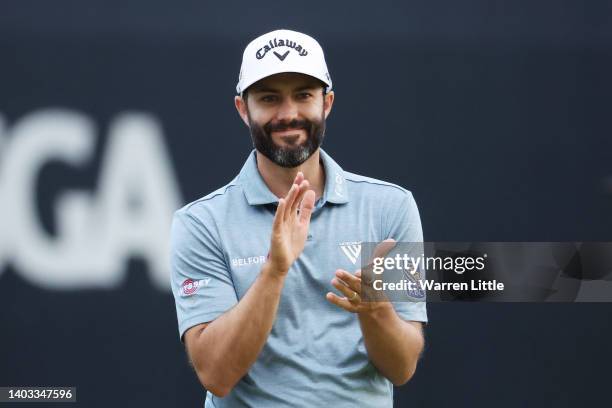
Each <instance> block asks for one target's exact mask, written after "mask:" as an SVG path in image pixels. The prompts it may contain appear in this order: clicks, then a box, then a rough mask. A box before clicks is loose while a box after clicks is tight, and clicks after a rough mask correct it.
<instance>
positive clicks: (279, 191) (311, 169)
mask: <svg viewBox="0 0 612 408" xmlns="http://www.w3.org/2000/svg"><path fill="white" fill-rule="evenodd" d="M319 152H320V149H317V151H316V152H314V153H313V154H312V156H310V157H309V158H308V160H306V161H305V162H304V163H302V164H301V165H299V166H297V167H293V168H285V167H281V166H279V165H278V164H275V163H274V162H272V161H271V160H270V159H268V158H267V157H266V156H264V155H263V154H261V153H259V152H257V169H258V170H259V174H261V177H262V178H263V180H264V182H265V183H266V185H267V186H268V188H269V189H270V191H271V192H272V194H274V195H275V196H277V197H279V198H281V197H284V196H286V195H287V193H288V192H289V189H290V188H291V184H292V183H293V180H295V176H296V175H297V174H298V172H300V171H301V172H302V173H304V179H305V180H308V182H309V183H310V188H311V189H312V190H314V192H315V196H316V198H317V199H318V198H319V197H321V196H322V195H323V190H324V188H325V171H324V169H323V165H322V164H321V162H320V154H319Z"/></svg>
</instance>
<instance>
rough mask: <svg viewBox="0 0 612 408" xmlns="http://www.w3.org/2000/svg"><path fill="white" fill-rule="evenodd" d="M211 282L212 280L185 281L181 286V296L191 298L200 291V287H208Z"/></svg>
mask: <svg viewBox="0 0 612 408" xmlns="http://www.w3.org/2000/svg"><path fill="white" fill-rule="evenodd" d="M209 282H210V278H207V279H201V280H193V279H185V281H184V282H183V284H182V285H181V291H180V292H181V295H183V296H191V295H193V294H194V293H196V292H197V291H198V289H200V287H202V286H207V285H208V283H209Z"/></svg>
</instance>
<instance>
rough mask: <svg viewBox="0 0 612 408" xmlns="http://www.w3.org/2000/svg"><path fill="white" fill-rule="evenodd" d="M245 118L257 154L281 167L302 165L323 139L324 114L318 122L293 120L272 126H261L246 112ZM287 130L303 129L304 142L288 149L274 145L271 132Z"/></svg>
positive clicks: (270, 123)
mask: <svg viewBox="0 0 612 408" xmlns="http://www.w3.org/2000/svg"><path fill="white" fill-rule="evenodd" d="M247 116H248V119H249V128H250V130H251V139H253V146H254V147H255V149H256V150H257V151H258V152H259V153H261V154H263V155H264V156H265V157H267V158H268V159H269V160H270V161H272V162H273V163H275V164H277V165H279V166H281V167H285V168H293V167H297V166H299V165H300V164H302V163H304V162H305V161H306V160H308V159H309V158H310V156H312V155H313V153H314V152H315V151H317V149H318V148H319V147H320V146H321V144H322V143H323V138H324V137H325V113H324V112H323V113H322V114H321V119H320V120H315V121H313V120H308V119H294V120H292V121H288V122H286V121H283V122H278V123H274V124H273V123H272V122H268V123H266V124H265V125H263V126H261V125H260V124H259V123H257V122H255V121H253V120H252V119H251V115H250V114H249V113H248V110H247ZM288 129H304V130H305V131H306V140H305V141H304V142H303V143H301V144H295V145H294V146H288V147H282V146H279V145H277V144H276V143H274V140H272V132H274V131H283V130H288Z"/></svg>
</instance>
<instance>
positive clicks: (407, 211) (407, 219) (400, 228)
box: [385, 190, 427, 323]
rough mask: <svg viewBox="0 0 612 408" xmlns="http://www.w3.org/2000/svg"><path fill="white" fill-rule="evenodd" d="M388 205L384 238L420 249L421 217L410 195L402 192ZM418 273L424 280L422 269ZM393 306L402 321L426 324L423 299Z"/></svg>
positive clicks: (421, 236) (425, 305)
mask: <svg viewBox="0 0 612 408" xmlns="http://www.w3.org/2000/svg"><path fill="white" fill-rule="evenodd" d="M390 203H391V208H390V210H389V213H388V216H387V217H386V220H388V225H387V228H386V230H387V234H386V237H385V238H393V239H394V240H395V241H396V242H406V243H416V244H419V247H420V248H422V242H423V229H422V227H421V217H420V215H419V209H418V208H417V205H416V202H415V200H414V197H413V196H412V193H410V192H409V191H406V190H403V192H402V194H401V195H400V197H398V198H395V199H394V200H390ZM419 252H420V251H419ZM419 272H420V273H421V277H422V279H425V271H424V269H423V268H420V269H419ZM393 306H394V307H395V310H396V312H397V313H398V315H399V316H400V317H401V318H402V319H404V320H413V321H418V322H424V323H427V304H426V302H425V299H423V300H422V301H418V302H416V301H415V302H411V301H404V302H393Z"/></svg>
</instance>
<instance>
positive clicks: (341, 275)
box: [332, 269, 361, 295]
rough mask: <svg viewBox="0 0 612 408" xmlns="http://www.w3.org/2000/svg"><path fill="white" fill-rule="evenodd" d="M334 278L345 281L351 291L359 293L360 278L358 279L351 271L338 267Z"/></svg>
mask: <svg viewBox="0 0 612 408" xmlns="http://www.w3.org/2000/svg"><path fill="white" fill-rule="evenodd" d="M336 278H338V279H340V280H341V281H342V282H344V283H346V284H347V285H348V287H349V288H350V289H352V290H353V291H355V292H357V293H361V279H359V278H358V277H357V276H355V275H353V274H351V273H348V272H347V271H345V270H343V269H338V270H337V271H336ZM332 283H333V282H332ZM349 295H350V294H349Z"/></svg>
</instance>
